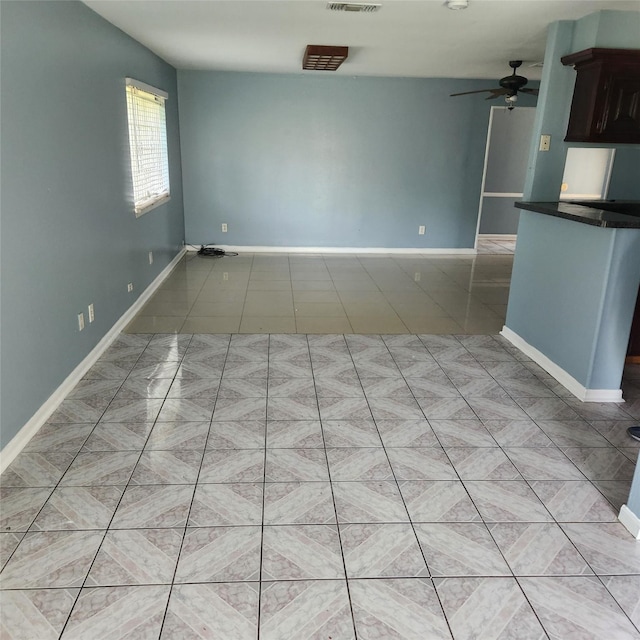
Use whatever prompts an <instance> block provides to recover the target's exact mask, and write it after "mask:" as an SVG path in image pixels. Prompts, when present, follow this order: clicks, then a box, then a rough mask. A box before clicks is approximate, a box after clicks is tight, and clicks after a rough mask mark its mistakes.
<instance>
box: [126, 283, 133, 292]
mask: <svg viewBox="0 0 640 640" xmlns="http://www.w3.org/2000/svg"><path fill="white" fill-rule="evenodd" d="M132 291H133V282H130V283H129V284H128V285H127V292H128V293H131V292H132Z"/></svg>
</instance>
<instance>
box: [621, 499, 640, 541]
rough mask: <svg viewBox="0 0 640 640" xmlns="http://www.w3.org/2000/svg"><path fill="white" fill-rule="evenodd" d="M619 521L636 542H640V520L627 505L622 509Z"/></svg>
mask: <svg viewBox="0 0 640 640" xmlns="http://www.w3.org/2000/svg"><path fill="white" fill-rule="evenodd" d="M618 520H620V522H621V523H622V524H623V525H624V527H625V528H626V529H627V530H628V531H629V533H630V534H631V535H632V536H633V537H634V538H635V539H636V540H640V518H638V516H637V515H636V514H635V513H633V511H631V509H629V507H627V505H626V504H623V505H622V507H620V513H619V514H618Z"/></svg>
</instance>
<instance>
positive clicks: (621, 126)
mask: <svg viewBox="0 0 640 640" xmlns="http://www.w3.org/2000/svg"><path fill="white" fill-rule="evenodd" d="M606 93H607V100H606V103H605V105H604V107H605V108H604V112H603V114H602V117H601V118H600V119H599V120H598V122H597V123H596V130H597V135H598V136H599V137H600V136H602V138H603V139H606V140H607V141H612V142H614V141H619V142H627V141H631V140H639V139H640V74H639V73H638V68H637V67H636V68H620V69H617V70H616V73H615V74H611V75H609V77H608V78H607V81H606Z"/></svg>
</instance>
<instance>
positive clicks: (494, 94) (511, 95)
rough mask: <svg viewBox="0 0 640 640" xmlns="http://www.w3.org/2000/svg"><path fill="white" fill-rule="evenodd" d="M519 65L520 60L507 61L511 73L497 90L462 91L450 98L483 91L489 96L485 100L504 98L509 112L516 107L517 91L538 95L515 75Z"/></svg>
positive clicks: (525, 80)
mask: <svg viewBox="0 0 640 640" xmlns="http://www.w3.org/2000/svg"><path fill="white" fill-rule="evenodd" d="M521 64H522V60H510V61H509V66H510V67H511V68H512V69H513V73H512V74H511V75H510V76H505V77H504V78H501V79H500V80H499V81H498V84H499V85H500V87H499V88H496V89H478V90H477V91H463V92H462V93H452V94H451V96H465V95H467V94H469V93H484V92H485V91H488V92H489V93H490V94H491V95H490V96H489V97H488V98H487V100H493V99H494V98H499V97H500V96H504V99H505V102H506V103H507V108H508V109H509V110H511V109H513V108H514V107H515V106H516V102H517V100H518V91H521V92H522V93H530V94H532V95H534V96H537V95H538V90H537V89H527V88H525V86H524V85H525V84H527V82H528V80H527V79H526V78H525V77H523V76H518V75H516V69H517V68H518V67H519V66H520V65H521Z"/></svg>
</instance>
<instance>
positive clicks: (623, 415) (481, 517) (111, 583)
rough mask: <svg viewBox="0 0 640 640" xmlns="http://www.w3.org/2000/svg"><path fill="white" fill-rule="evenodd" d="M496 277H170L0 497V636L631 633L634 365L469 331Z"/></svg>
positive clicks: (339, 267) (497, 313)
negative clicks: (598, 376) (588, 394)
mask: <svg viewBox="0 0 640 640" xmlns="http://www.w3.org/2000/svg"><path fill="white" fill-rule="evenodd" d="M486 250H488V251H490V250H491V248H490V247H489V248H487V249H486ZM510 267H511V257H510V256H508V255H501V256H494V255H483V256H478V257H469V258H466V257H459V256H457V257H451V256H448V257H447V256H438V257H417V258H414V257H412V258H406V257H397V256H396V257H380V258H375V257H366V258H362V257H361V258H357V257H355V256H351V257H345V256H318V257H311V258H307V259H303V257H301V256H262V255H256V256H246V257H239V258H233V259H231V258H229V259H224V260H220V261H211V260H204V259H197V258H196V257H195V256H193V255H191V256H189V257H188V258H187V259H185V260H184V261H183V262H182V263H181V265H180V266H179V267H178V269H177V270H176V271H175V272H174V274H173V275H172V276H171V278H170V279H169V280H168V282H167V283H166V284H165V285H164V286H163V287H162V289H161V290H160V291H159V292H158V293H157V294H156V296H155V297H154V299H153V300H152V301H151V302H150V303H149V304H150V305H151V311H153V313H151V312H150V310H149V309H147V311H145V312H143V314H142V315H140V316H139V317H138V318H137V319H136V320H134V322H133V323H132V326H131V327H130V331H131V332H133V333H129V334H123V335H121V336H120V337H119V338H118V340H117V341H116V342H115V343H114V344H113V345H112V347H110V348H109V350H108V351H107V352H106V353H105V354H104V355H103V357H102V358H101V359H100V361H99V362H98V363H96V365H94V367H93V368H92V369H91V371H90V372H89V373H88V374H87V375H86V376H85V379H84V380H82V381H81V383H80V384H78V386H77V387H76V389H74V390H73V391H72V392H71V393H70V394H69V396H68V397H67V399H66V400H64V401H63V403H62V404H61V405H60V407H59V409H58V410H57V411H56V413H55V414H54V415H52V416H51V418H50V420H49V421H48V423H47V424H46V425H45V426H44V427H43V428H42V429H41V430H40V432H39V433H38V434H37V435H36V436H35V437H34V438H33V440H32V441H31V442H30V443H29V445H28V446H27V447H26V449H25V450H24V452H23V453H21V454H20V455H19V456H18V457H17V458H16V460H15V461H14V462H13V463H12V465H11V466H10V468H9V469H8V470H7V471H6V472H5V473H4V474H3V475H2V477H1V478H0V483H1V485H2V486H1V488H0V567H1V568H2V573H1V574H0V582H1V586H2V589H3V590H2V592H0V602H1V621H0V625H1V626H0V630H1V631H0V636H1V637H2V638H3V639H4V638H8V639H9V638H11V639H14V638H17V639H26V640H46V639H48V638H52V639H53V638H60V637H62V638H64V639H65V640H66V639H69V638H79V639H82V640H85V639H92V638H96V639H100V640H103V639H106V638H109V639H110V640H117V639H119V638H123V639H124V638H128V639H133V638H136V639H137V638H145V639H146V638H151V639H158V638H162V639H172V640H173V639H179V640H182V639H187V638H220V639H222V640H236V639H238V640H244V639H247V640H250V639H251V640H255V639H256V638H260V639H261V640H286V639H289V638H291V639H295V640H304V639H305V638H314V639H320V638H322V639H328V638H332V639H333V640H342V639H348V638H358V639H360V640H369V639H373V638H376V639H385V640H386V639H387V638H389V639H392V638H401V639H402V638H404V639H411V640H424V639H427V638H437V639H440V638H451V637H453V638H455V639H456V640H470V639H471V638H479V637H482V638H502V639H505V638H516V639H517V640H520V639H526V638H558V639H561V640H564V639H565V638H567V639H568V638H572V639H574V638H575V639H582V638H595V639H602V640H617V639H626V638H636V639H638V638H640V631H639V629H640V546H639V544H638V543H636V542H634V541H633V539H632V538H631V537H630V536H629V534H628V533H627V532H626V530H625V529H623V528H622V526H621V525H620V524H619V523H618V522H617V519H616V516H617V513H618V510H619V507H620V505H621V504H622V503H623V502H624V501H625V500H626V497H627V494H628V490H629V485H630V480H631V474H632V472H633V465H634V461H635V460H636V458H637V454H638V449H639V448H640V447H639V445H640V443H638V442H635V441H634V440H631V439H629V438H628V437H627V435H626V427H627V426H629V425H631V424H634V423H637V420H638V419H639V418H640V367H638V366H635V367H628V368H627V370H626V372H625V382H624V390H625V397H626V399H627V402H626V403H625V404H621V405H611V404H607V405H598V404H588V405H585V404H582V403H580V402H577V401H575V400H573V399H572V397H571V396H570V395H569V394H568V393H567V392H566V390H565V389H564V388H562V387H561V386H560V385H558V384H557V383H556V382H555V381H554V380H553V379H552V378H550V377H549V376H548V375H547V374H546V373H545V372H544V371H543V370H541V369H540V368H538V367H537V366H536V365H535V364H534V363H532V362H531V361H528V360H527V359H526V358H525V357H524V356H523V354H521V353H520V352H519V351H517V350H516V349H514V348H513V347H511V346H510V345H509V344H508V343H506V342H505V341H503V340H502V338H500V337H498V336H495V337H493V336H491V335H470V334H474V333H477V332H479V331H480V332H484V333H486V332H497V330H499V329H500V328H501V326H502V322H503V317H504V303H505V302H506V294H507V292H508V283H509V272H510ZM225 273H226V274H227V276H226V277H225ZM416 274H420V277H419V279H416ZM314 278H315V279H314ZM277 294H282V295H281V296H280V297H278V295H277ZM265 310H267V311H268V313H269V315H262V314H263V312H264V311H265ZM285 311H286V313H285ZM145 313H149V315H144V314H145ZM154 314H157V315H154ZM218 314H221V315H218ZM280 314H282V315H280ZM334 314H335V315H334ZM314 322H315V324H314ZM420 323H423V324H420ZM418 327H426V329H425V331H421V330H420V329H419V328H418ZM483 328H484V329H483ZM178 330H181V331H183V332H184V333H173V332H174V331H178ZM140 331H143V333H136V332H140ZM221 331H222V333H220V332H221ZM356 331H357V332H358V333H357V334H353V332H356ZM256 332H258V333H256ZM296 332H297V333H298V334H297V335H294V334H295V333H296ZM269 333H271V335H268V334H269ZM380 333H382V334H383V335H378V334H380ZM416 333H417V334H419V335H415V334H416ZM452 333H454V334H455V335H451V334H452ZM438 334H444V335H438Z"/></svg>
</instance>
